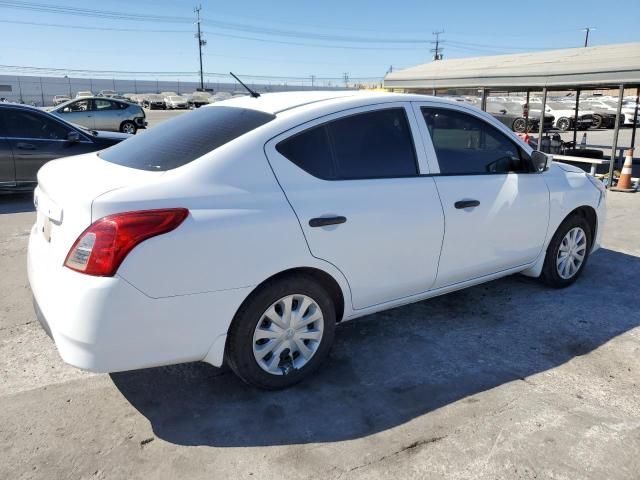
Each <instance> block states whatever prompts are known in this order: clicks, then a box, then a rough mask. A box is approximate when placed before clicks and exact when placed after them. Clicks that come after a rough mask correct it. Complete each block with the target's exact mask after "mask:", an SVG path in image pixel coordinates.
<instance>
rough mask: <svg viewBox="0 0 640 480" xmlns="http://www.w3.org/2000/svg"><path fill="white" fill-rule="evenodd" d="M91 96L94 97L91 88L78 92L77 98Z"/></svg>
mask: <svg viewBox="0 0 640 480" xmlns="http://www.w3.org/2000/svg"><path fill="white" fill-rule="evenodd" d="M90 97H93V93H92V92H90V91H89V90H85V91H83V92H78V93H76V98H90Z"/></svg>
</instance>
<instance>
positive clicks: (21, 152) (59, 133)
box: [6, 108, 91, 183]
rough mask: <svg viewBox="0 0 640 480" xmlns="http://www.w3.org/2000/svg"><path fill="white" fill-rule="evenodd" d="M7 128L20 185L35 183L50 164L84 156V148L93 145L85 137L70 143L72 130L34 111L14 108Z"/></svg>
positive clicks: (17, 180)
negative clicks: (58, 159) (40, 172)
mask: <svg viewBox="0 0 640 480" xmlns="http://www.w3.org/2000/svg"><path fill="white" fill-rule="evenodd" d="M6 125H7V135H8V138H7V140H8V142H9V144H10V145H11V149H12V150H13V157H14V161H15V181H16V182H17V183H30V182H35V181H36V173H37V172H38V170H39V169H40V167H42V165H44V164H45V163H46V162H48V161H49V160H53V159H55V158H60V157H66V156H70V155H77V154H79V153H83V152H84V151H86V150H85V149H84V148H82V146H83V145H86V144H87V143H89V144H91V143H90V142H88V140H86V139H85V138H84V136H83V135H81V140H80V142H69V141H68V140H67V135H68V134H69V131H70V128H71V127H69V126H67V125H64V124H63V123H62V122H59V121H57V120H56V119H55V118H52V117H51V116H50V115H48V114H45V113H43V112H39V111H37V110H34V109H25V108H15V109H11V110H10V111H9V113H8V114H7V124H6Z"/></svg>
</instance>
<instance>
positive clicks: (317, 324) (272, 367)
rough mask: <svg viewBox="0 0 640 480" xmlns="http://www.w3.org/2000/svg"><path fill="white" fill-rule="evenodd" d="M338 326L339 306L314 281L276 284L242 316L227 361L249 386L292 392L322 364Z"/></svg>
mask: <svg viewBox="0 0 640 480" xmlns="http://www.w3.org/2000/svg"><path fill="white" fill-rule="evenodd" d="M335 326H336V317H335V307H334V303H333V300H332V298H331V296H330V295H329V294H328V293H327V291H326V290H325V289H324V288H323V287H322V286H321V285H320V284H319V283H318V282H316V281H315V280H314V279H313V278H312V277H310V276H308V275H304V274H296V275H292V276H289V277H286V278H281V279H278V280H274V281H272V282H269V283H267V284H265V285H264V286H263V287H262V288H260V289H259V290H257V291H256V292H254V293H253V294H252V295H251V296H250V297H249V298H248V299H247V300H246V301H245V302H244V304H243V305H242V306H241V307H240V309H239V310H238V313H237V314H236V316H235V318H234V320H233V322H232V325H231V328H230V330H229V337H228V339H227V352H226V356H227V361H228V363H229V366H230V367H231V369H232V370H233V371H234V372H235V373H236V374H237V375H238V376H239V377H240V378H241V379H242V380H243V381H245V382H246V383H248V384H249V385H253V386H255V387H258V388H263V389H267V390H277V389H282V388H287V387H289V386H291V385H294V384H295V383H298V382H299V381H301V380H302V379H304V378H306V377H307V376H309V375H310V374H311V373H313V372H314V371H315V370H316V369H317V368H318V366H319V365H320V364H321V363H322V361H323V360H324V358H325V357H326V356H327V354H328V353H329V349H330V348H331V344H332V343H333V336H334V331H335Z"/></svg>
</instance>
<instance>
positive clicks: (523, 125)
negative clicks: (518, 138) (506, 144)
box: [511, 118, 527, 133]
mask: <svg viewBox="0 0 640 480" xmlns="http://www.w3.org/2000/svg"><path fill="white" fill-rule="evenodd" d="M511 128H512V129H513V131H514V132H518V133H524V132H525V131H526V130H527V122H526V121H525V119H524V118H516V119H515V120H514V121H513V125H512V126H511Z"/></svg>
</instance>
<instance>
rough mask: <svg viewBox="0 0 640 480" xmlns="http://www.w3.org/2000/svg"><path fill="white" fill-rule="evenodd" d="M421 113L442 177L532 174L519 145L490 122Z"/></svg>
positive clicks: (451, 113) (438, 111)
mask: <svg viewBox="0 0 640 480" xmlns="http://www.w3.org/2000/svg"><path fill="white" fill-rule="evenodd" d="M421 111H422V115H423V117H424V121H425V122H426V124H427V128H428V129H429V134H430V135H431V141H432V142H433V147H434V149H435V151H436V155H437V157H438V164H439V165H440V173H441V174H443V175H464V174H467V175H469V174H480V173H509V172H516V173H522V172H529V171H530V167H529V163H528V162H526V161H524V160H523V155H522V152H521V150H520V149H519V148H518V147H517V146H516V144H515V143H514V142H513V141H512V140H511V139H509V138H508V137H507V136H506V135H504V134H503V133H502V132H500V131H499V130H498V129H496V128H495V127H493V126H492V125H490V124H488V123H487V122H485V121H483V120H481V119H479V118H477V117H475V116H473V115H469V114H467V113H463V112H460V111H457V110H452V109H447V108H431V107H423V108H422V109H421Z"/></svg>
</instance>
